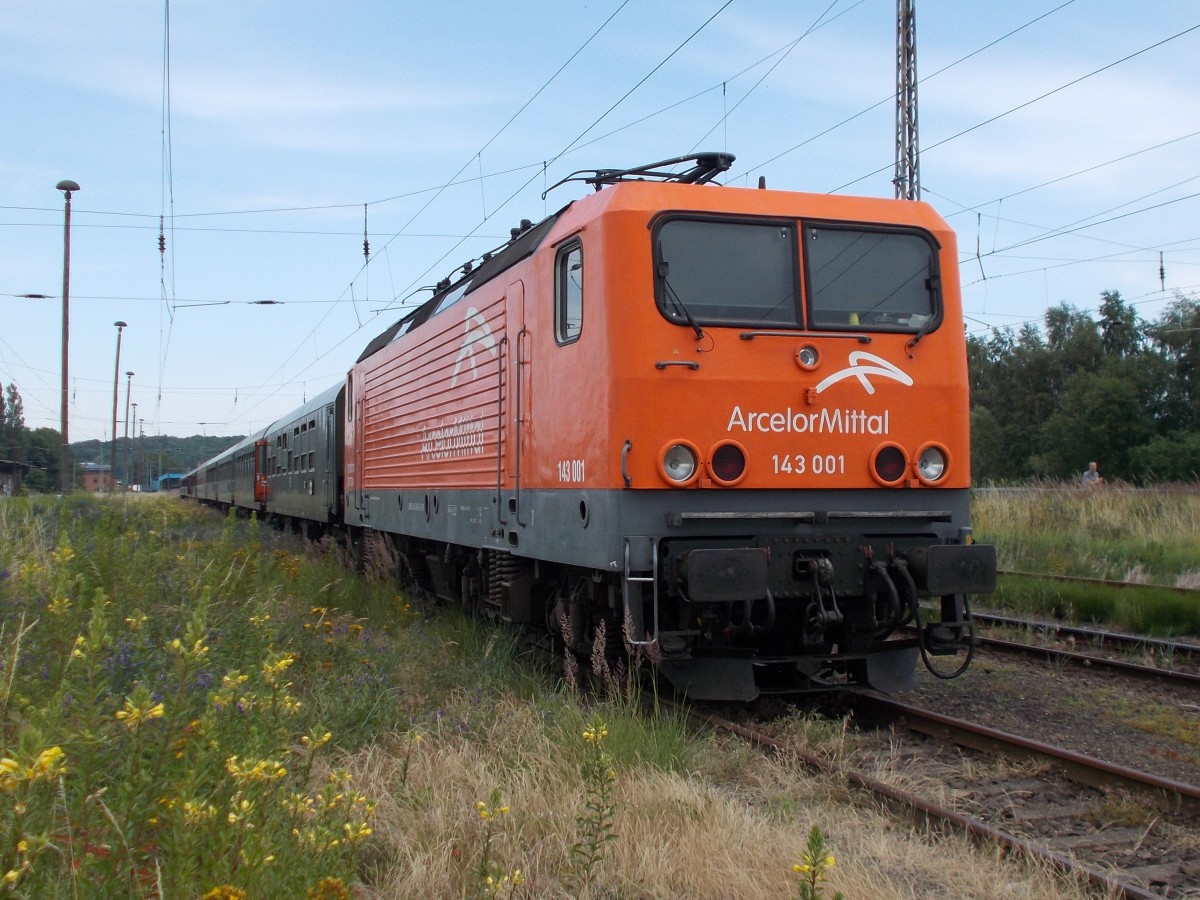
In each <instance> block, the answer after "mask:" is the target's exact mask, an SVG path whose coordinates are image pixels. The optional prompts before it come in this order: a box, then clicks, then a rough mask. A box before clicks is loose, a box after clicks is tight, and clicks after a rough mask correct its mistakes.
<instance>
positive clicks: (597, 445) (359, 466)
mask: <svg viewBox="0 0 1200 900" xmlns="http://www.w3.org/2000/svg"><path fill="white" fill-rule="evenodd" d="M731 161H732V157H731V156H728V155H726V154H703V155H700V156H695V157H687V158H680V159H674V160H664V161H663V162H661V163H655V164H653V165H650V166H644V167H640V168H637V169H631V170H621V171H617V170H598V171H593V172H588V173H576V175H575V176H572V179H573V180H581V181H586V182H588V183H589V184H591V185H592V186H593V187H594V188H595V191H594V192H593V193H591V194H588V195H587V196H585V197H584V198H582V199H580V200H577V201H575V202H572V203H570V204H569V205H567V206H566V207H564V208H563V209H561V210H560V211H558V212H557V213H554V214H553V215H551V216H549V217H548V218H546V219H545V220H543V221H542V222H539V223H537V224H536V225H535V224H531V223H529V222H527V221H526V222H523V223H522V226H521V227H520V228H518V229H514V230H513V236H512V239H511V240H510V241H509V242H508V243H506V244H505V245H504V246H503V247H501V248H500V249H498V250H497V251H496V252H494V253H492V254H487V255H485V256H484V257H483V258H482V259H481V260H479V261H476V262H473V263H472V264H467V265H464V266H462V267H461V269H459V270H456V276H455V277H454V278H452V279H447V280H446V281H444V282H442V283H441V284H440V285H439V286H438V288H437V290H436V293H435V295H434V296H433V297H432V298H431V299H430V300H429V301H428V302H426V303H424V304H423V305H422V306H421V307H420V308H418V309H416V310H415V311H414V312H412V313H411V314H410V315H408V316H407V317H405V318H404V319H402V320H401V321H400V322H398V323H396V325H394V326H393V327H392V328H390V329H388V331H386V332H384V333H383V334H381V335H379V337H377V338H376V339H375V340H374V341H372V342H371V344H370V345H369V346H368V347H367V349H366V350H365V351H364V352H363V354H362V356H361V357H360V358H359V359H358V361H357V362H356V364H355V365H354V367H353V368H352V370H351V371H350V373H349V375H348V376H347V380H346V383H345V386H344V410H345V412H344V421H343V422H341V423H340V425H341V430H342V435H341V436H342V437H343V438H344V459H343V460H342V464H343V466H344V472H343V475H344V478H343V490H344V494H343V499H344V508H343V510H342V511H341V515H342V516H343V517H344V527H345V528H346V529H348V530H349V533H350V534H351V536H352V537H353V538H355V539H361V537H362V536H363V534H364V533H365V532H366V531H367V530H376V531H380V532H385V533H386V534H388V535H390V536H391V539H393V540H395V541H396V542H397V543H398V545H399V549H400V550H401V551H402V557H403V558H404V559H405V560H406V561H407V564H408V566H409V568H410V573H409V574H410V575H411V576H412V577H413V578H415V579H416V580H417V581H418V582H419V583H420V584H421V585H422V586H423V587H425V588H426V589H428V590H430V591H433V592H435V593H436V594H438V595H440V596H441V597H443V598H446V599H447V600H450V601H452V602H456V603H462V604H464V605H466V606H468V607H470V608H473V609H476V610H478V611H480V612H481V613H484V614H488V615H491V616H493V617H495V618H497V619H501V620H504V621H508V622H512V623H519V624H522V625H528V626H532V627H534V628H538V629H544V633H548V634H551V635H557V634H559V633H562V632H565V633H566V634H568V635H569V636H570V637H569V639H570V642H571V643H572V644H573V645H574V646H573V647H572V649H574V650H576V651H579V652H585V653H586V652H590V650H591V646H592V640H593V636H594V634H595V630H596V627H597V626H598V625H599V623H600V622H605V623H606V629H607V634H608V635H610V636H613V635H619V634H621V633H622V632H623V631H624V634H625V637H626V640H627V641H628V642H630V643H633V644H635V645H636V644H643V645H649V646H652V647H653V648H654V653H653V654H652V655H653V657H654V658H655V659H660V660H661V662H659V666H660V668H661V671H662V672H663V674H664V675H665V676H666V677H668V678H669V679H670V680H671V681H672V682H673V683H675V684H676V685H677V686H678V687H680V688H681V689H683V690H685V691H687V692H688V693H689V695H691V696H693V697H695V698H698V699H734V700H747V699H751V698H753V697H755V696H757V695H758V694H759V693H761V692H763V691H771V690H781V691H783V690H789V691H790V690H806V689H820V688H828V687H835V688H840V687H846V686H851V685H872V686H875V687H879V688H883V689H887V690H894V689H900V688H903V687H905V686H906V685H909V684H911V682H912V680H913V676H914V670H915V667H916V661H917V659H918V657H919V656H923V657H924V658H925V661H926V663H927V664H929V665H930V668H931V669H935V670H941V669H942V668H943V667H944V668H946V669H953V670H956V671H955V674H956V673H957V671H961V669H962V668H965V665H966V663H965V660H966V659H969V656H970V650H969V645H970V631H971V628H970V608H969V603H968V596H969V595H970V594H973V593H979V592H986V591H990V590H992V589H993V587H994V582H995V553H994V550H993V549H992V548H991V547H986V546H981V545H976V544H974V543H973V542H972V539H971V529H970V527H969V524H968V498H969V483H970V464H969V463H970V445H969V433H968V397H967V368H966V365H967V364H966V352H965V346H964V339H963V320H962V309H961V305H960V299H959V289H958V268H957V259H956V249H955V238H954V235H953V233H952V232H951V231H950V229H949V228H948V227H947V226H946V224H945V223H944V222H943V221H942V219H941V218H939V217H938V216H937V215H936V214H935V213H934V212H933V211H932V210H931V209H930V208H929V207H928V206H926V205H925V204H923V203H917V202H911V201H896V200H882V199H870V198H859V197H841V196H828V195H814V194H802V193H794V192H789V191H775V190H767V189H765V188H763V187H761V186H760V187H759V188H758V189H753V188H733V187H728V186H718V185H715V184H712V183H711V182H712V180H713V179H714V178H715V176H716V175H718V174H720V173H721V172H723V171H724V170H726V169H727V168H728V167H729V164H730V162H731ZM681 166H682V167H683V171H682V172H679V171H678V170H679V169H680V168H681ZM569 180H571V179H569ZM339 399H341V398H339ZM267 505H268V508H269V500H268V504H267ZM927 598H928V599H930V600H932V601H933V602H932V603H927V604H925V606H924V607H923V606H922V600H923V599H927ZM928 619H932V620H931V621H924V622H923V621H922V620H928ZM564 622H565V623H566V626H565V627H562V623H564ZM908 625H911V626H915V628H913V629H909V630H906V629H905V628H904V626H908ZM615 643H617V642H616V641H614V644H615ZM956 655H957V656H959V657H962V658H964V661H963V662H962V663H961V664H960V663H959V661H958V660H954V659H949V660H948V661H947V662H945V663H942V665H941V666H938V665H933V664H932V660H931V657H934V656H946V657H953V656H956Z"/></svg>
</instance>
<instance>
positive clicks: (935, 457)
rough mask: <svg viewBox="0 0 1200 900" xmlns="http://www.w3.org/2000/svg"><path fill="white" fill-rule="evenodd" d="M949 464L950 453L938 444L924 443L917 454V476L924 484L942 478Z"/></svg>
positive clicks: (932, 482)
mask: <svg viewBox="0 0 1200 900" xmlns="http://www.w3.org/2000/svg"><path fill="white" fill-rule="evenodd" d="M949 466H950V454H949V453H948V452H947V451H946V448H945V447H943V446H941V445H940V444H926V445H925V446H924V447H922V448H921V452H920V453H918V454H917V478H919V479H920V480H921V481H922V482H924V483H925V484H934V483H936V482H938V481H941V480H942V476H944V475H945V474H946V469H947V468H949Z"/></svg>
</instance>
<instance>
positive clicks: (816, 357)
mask: <svg viewBox="0 0 1200 900" xmlns="http://www.w3.org/2000/svg"><path fill="white" fill-rule="evenodd" d="M820 360H821V356H820V354H818V353H817V348H816V347H814V346H813V345H812V344H805V345H804V346H803V347H801V348H800V349H799V350H797V351H796V365H798V366H799V367H800V368H802V369H803V370H804V371H805V372H811V371H812V370H813V369H815V368H816V367H817V363H818V362H820Z"/></svg>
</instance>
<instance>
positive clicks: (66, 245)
mask: <svg viewBox="0 0 1200 900" xmlns="http://www.w3.org/2000/svg"><path fill="white" fill-rule="evenodd" d="M54 188H55V190H58V191H62V193H63V197H64V198H65V200H66V206H65V209H64V213H63V290H62V409H61V419H62V455H61V457H60V460H59V467H60V471H59V473H58V489H59V490H60V491H62V492H63V493H64V494H66V493H68V492H70V490H71V488H72V487H73V486H74V482H75V478H74V475H75V467H74V466H73V465H71V441H70V438H69V436H68V434H67V393H68V391H67V347H68V346H69V343H70V334H71V194H72V193H74V192H75V191H77V190H79V185H78V183H76V182H74V181H67V180H63V181H60V182H59V183H58V184H56V185H55V186H54Z"/></svg>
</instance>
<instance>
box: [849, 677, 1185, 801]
mask: <svg viewBox="0 0 1200 900" xmlns="http://www.w3.org/2000/svg"><path fill="white" fill-rule="evenodd" d="M859 698H861V699H862V700H864V701H866V702H868V703H870V704H872V705H874V706H876V707H877V708H879V709H883V710H885V711H887V712H889V713H891V714H893V715H898V716H902V717H904V719H905V720H907V722H908V724H909V726H910V727H912V728H913V729H914V730H916V731H920V732H922V733H924V734H928V735H930V736H931V737H937V738H942V739H944V740H952V741H954V742H955V743H957V744H961V745H962V746H965V747H970V748H972V749H975V750H982V751H985V752H994V751H997V750H999V751H1003V752H1004V753H1007V754H1010V755H1012V754H1017V755H1023V756H1026V757H1030V758H1038V759H1043V760H1047V761H1049V762H1051V763H1053V764H1054V765H1056V766H1058V767H1059V768H1060V769H1061V770H1062V771H1063V773H1064V774H1065V775H1066V776H1067V777H1068V778H1070V779H1071V780H1072V781H1075V782H1077V783H1079V784H1086V785H1089V786H1090V787H1096V788H1118V789H1121V790H1126V791H1134V792H1137V793H1140V794H1142V795H1144V796H1145V795H1148V796H1150V797H1154V798H1157V799H1158V800H1160V801H1165V803H1160V808H1161V809H1162V810H1163V811H1164V812H1168V813H1184V812H1186V813H1200V787H1197V786H1196V785H1191V784H1184V783H1183V782H1181V781H1173V780H1171V779H1169V778H1161V777H1159V776H1158V775H1151V774H1149V773H1147V772H1139V771H1137V770H1136V769H1129V768H1126V767H1125V766H1118V765H1116V764H1115V763H1110V762H1106V761H1104V760H1102V759H1096V758H1095V757H1094V756H1087V755H1085V754H1083V753H1076V752H1074V751H1072V750H1066V749H1064V748H1062V747H1055V746H1052V745H1051V744H1046V743H1043V742H1041V741H1035V740H1033V739H1031V738H1023V737H1020V736H1019V735H1015V734H1009V733H1008V732H1005V731H1000V730H999V729H996V728H989V727H988V726H986V725H979V724H977V723H974V722H965V721H963V720H961V719H954V718H951V717H950V716H944V715H942V714H941V713H936V712H933V711H932V710H928V709H921V708H919V707H916V706H910V705H909V704H907V703H901V702H899V701H897V700H894V699H892V698H890V697H883V696H881V695H878V694H868V693H864V694H861V695H857V696H856V700H857V699H859Z"/></svg>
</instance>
